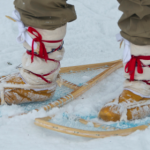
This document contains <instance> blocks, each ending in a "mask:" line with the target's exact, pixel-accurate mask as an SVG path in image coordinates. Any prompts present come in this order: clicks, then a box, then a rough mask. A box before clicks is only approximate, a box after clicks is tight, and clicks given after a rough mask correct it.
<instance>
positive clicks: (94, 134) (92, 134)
mask: <svg viewBox="0 0 150 150" xmlns="http://www.w3.org/2000/svg"><path fill="white" fill-rule="evenodd" d="M51 119H52V118H51V117H45V118H37V119H35V122H34V124H35V125H37V126H40V127H43V128H46V129H50V130H53V131H57V132H61V133H65V134H70V135H75V136H81V137H88V138H105V137H110V136H127V135H129V134H131V133H133V132H135V131H137V130H145V129H146V128H148V127H149V125H150V124H149V125H142V126H138V127H134V128H129V129H123V130H122V129H120V130H115V131H88V130H81V129H75V128H70V127H65V126H61V125H58V124H54V123H51V122H49V120H51Z"/></svg>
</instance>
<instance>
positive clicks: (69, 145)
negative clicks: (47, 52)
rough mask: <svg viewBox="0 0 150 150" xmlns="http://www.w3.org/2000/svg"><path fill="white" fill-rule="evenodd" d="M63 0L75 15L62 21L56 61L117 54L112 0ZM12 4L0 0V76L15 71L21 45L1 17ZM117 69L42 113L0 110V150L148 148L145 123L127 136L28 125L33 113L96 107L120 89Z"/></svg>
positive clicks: (94, 110)
mask: <svg viewBox="0 0 150 150" xmlns="http://www.w3.org/2000/svg"><path fill="white" fill-rule="evenodd" d="M68 3H71V4H73V5H75V8H76V12H77V16H78V19H77V20H76V21H74V22H72V23H69V24H68V31H67V35H66V37H65V49H66V53H65V57H64V59H63V61H62V62H61V64H62V67H64V66H68V65H70V66H72V65H82V64H89V63H99V62H106V61H112V60H116V59H120V58H121V55H122V51H121V50H120V49H119V44H118V43H117V42H116V39H115V35H116V34H117V33H118V32H119V28H118V26H117V21H118V19H119V17H120V16H121V12H119V11H118V6H119V5H118V3H117V0H94V1H92V0H69V1H68ZM13 10H14V6H13V0H0V19H1V23H0V45H1V48H0V68H1V71H0V76H1V75H6V74H10V73H13V72H17V70H16V69H15V67H16V66H17V65H18V64H20V62H21V56H22V54H23V53H24V51H25V50H24V49H23V48H22V45H20V44H18V43H17V41H16V36H17V33H18V29H17V25H16V24H15V23H14V22H12V21H10V20H8V19H6V18H5V15H11V14H12V11H13ZM7 62H11V63H12V65H8V64H7ZM122 75H123V72H122V70H118V71H117V72H115V73H113V75H111V76H110V77H108V78H107V79H106V80H104V81H102V82H101V83H100V85H98V86H97V87H95V88H93V89H91V90H89V91H88V92H87V93H85V94H84V95H83V96H81V97H80V98H78V99H77V100H75V101H74V102H72V103H70V104H68V105H66V106H65V107H63V108H61V109H58V108H55V109H53V110H51V111H49V112H47V113H46V112H44V111H43V110H41V111H39V112H32V113H29V114H27V115H23V116H17V117H14V118H11V119H8V118H7V116H5V115H4V116H3V117H1V118H0V150H20V149H21V150H27V149H28V150H49V149H51V150H60V149H61V150H84V149H86V150H92V149H93V150H101V149H102V150H104V149H105V150H126V149H128V150H130V149H136V150H143V149H144V150H149V142H150V128H149V129H147V130H145V131H137V132H135V133H133V134H131V135H129V136H127V137H109V138H105V139H89V138H81V137H76V136H71V135H65V134H61V133H57V132H53V131H50V130H46V129H43V128H40V127H38V126H35V125H34V119H35V118H38V117H44V116H47V115H52V114H59V113H61V112H64V111H67V112H69V113H76V114H81V115H82V114H83V115H86V114H91V113H93V114H96V113H98V111H99V109H100V108H101V107H102V106H103V104H104V103H105V102H107V101H109V100H111V99H112V98H114V97H115V96H117V95H118V94H119V93H120V92H121V91H122V83H123V80H124V79H123V77H122ZM1 111H2V112H3V114H4V113H5V112H7V113H6V114H9V115H12V114H17V113H20V112H21V110H20V107H18V106H16V105H13V106H3V107H1ZM8 112H9V113H8Z"/></svg>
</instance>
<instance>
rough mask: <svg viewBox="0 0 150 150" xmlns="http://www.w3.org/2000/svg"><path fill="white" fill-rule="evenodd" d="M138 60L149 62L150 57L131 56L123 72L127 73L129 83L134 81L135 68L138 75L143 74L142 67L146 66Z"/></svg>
mask: <svg viewBox="0 0 150 150" xmlns="http://www.w3.org/2000/svg"><path fill="white" fill-rule="evenodd" d="M140 59H143V60H150V56H133V55H132V57H131V59H130V61H129V62H128V63H127V64H126V66H125V72H126V73H129V75H130V81H134V75H135V68H136V67H137V72H138V73H139V74H142V73H143V67H145V66H146V65H144V64H143V63H142V62H141V60H140Z"/></svg>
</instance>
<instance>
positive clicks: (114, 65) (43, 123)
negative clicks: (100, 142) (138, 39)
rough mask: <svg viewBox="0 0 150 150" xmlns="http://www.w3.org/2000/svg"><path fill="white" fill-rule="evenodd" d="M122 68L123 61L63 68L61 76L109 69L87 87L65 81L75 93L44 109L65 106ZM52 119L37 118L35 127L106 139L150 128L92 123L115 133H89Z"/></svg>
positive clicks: (83, 121)
mask: <svg viewBox="0 0 150 150" xmlns="http://www.w3.org/2000/svg"><path fill="white" fill-rule="evenodd" d="M121 67H122V61H121V60H118V61H113V62H106V63H99V64H91V65H83V66H74V67H65V68H62V69H61V71H60V74H61V73H72V72H78V71H79V72H80V71H83V70H87V69H91V70H94V69H100V68H107V69H106V70H105V71H103V72H102V73H100V74H98V75H97V76H96V77H94V78H93V79H91V80H90V81H88V82H87V84H86V85H83V86H81V87H78V86H77V85H75V84H72V83H70V82H67V81H65V82H64V85H65V86H67V87H69V88H72V89H74V91H73V92H72V93H71V94H69V95H67V96H66V97H64V98H61V99H59V100H58V101H55V102H54V103H51V104H49V105H48V106H46V107H44V109H45V110H49V109H50V108H53V107H58V106H60V104H61V106H63V105H64V104H66V103H68V102H70V101H71V100H73V99H75V98H77V97H78V96H80V95H82V94H83V93H84V92H86V91H87V90H89V89H90V88H91V87H93V86H94V85H95V84H96V83H98V82H100V81H101V80H103V79H104V78H106V77H107V76H108V75H110V74H111V73H113V72H114V71H116V70H117V69H119V68H121ZM62 101H63V103H62ZM51 119H52V118H51V117H44V118H37V119H35V125H38V126H40V127H43V128H46V129H50V130H53V131H57V132H62V133H66V134H71V135H76V136H82V137H88V138H105V137H109V136H127V135H129V134H131V133H133V132H135V131H137V130H145V129H146V128H148V126H149V124H147V125H142V126H138V127H133V128H128V129H117V128H115V127H108V126H107V125H105V124H97V123H94V122H92V123H93V125H94V127H101V128H103V129H104V128H105V129H113V130H114V131H88V130H81V129H76V128H70V127H66V126H62V125H58V124H54V123H51V122H50V120H51ZM78 121H79V122H80V123H82V124H85V125H86V124H88V123H89V121H87V120H84V119H79V118H78Z"/></svg>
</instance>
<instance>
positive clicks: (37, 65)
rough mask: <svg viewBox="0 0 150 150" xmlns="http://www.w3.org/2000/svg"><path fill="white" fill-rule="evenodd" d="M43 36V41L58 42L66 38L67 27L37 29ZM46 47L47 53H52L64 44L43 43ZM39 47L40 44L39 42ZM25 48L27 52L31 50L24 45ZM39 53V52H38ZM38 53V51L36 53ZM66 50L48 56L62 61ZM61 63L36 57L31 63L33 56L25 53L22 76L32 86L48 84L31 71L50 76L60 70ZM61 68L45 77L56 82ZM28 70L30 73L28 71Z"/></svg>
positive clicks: (21, 70)
mask: <svg viewBox="0 0 150 150" xmlns="http://www.w3.org/2000/svg"><path fill="white" fill-rule="evenodd" d="M36 30H37V31H38V32H39V33H40V34H41V35H42V40H49V41H56V40H61V39H63V38H64V37H65V34H66V25H65V26H62V27H60V28H57V29H56V30H42V29H36ZM29 35H30V36H31V37H32V38H34V35H32V34H30V33H29ZM43 43H44V45H45V48H46V50H47V52H50V51H52V49H56V48H58V47H59V46H60V45H61V44H62V43H61V42H59V43H46V42H43ZM37 44H38V45H39V43H38V42H37ZM24 47H25V48H26V49H27V50H31V47H30V46H29V45H28V44H27V43H24ZM38 51H39V50H38ZM36 52H37V51H36ZM64 52H65V50H64V48H62V49H61V50H58V51H55V52H53V53H50V54H48V57H49V58H50V59H54V60H57V61H61V60H62V59H63V55H64ZM58 65H59V63H57V62H53V61H49V60H48V61H47V62H46V61H45V60H44V59H41V58H38V57H36V56H34V61H33V63H31V56H30V55H28V54H27V53H24V55H23V57H22V68H21V69H20V74H21V76H22V77H23V79H24V80H25V82H26V83H28V84H31V85H41V84H48V83H46V82H45V81H44V80H42V79H41V78H39V77H37V76H36V75H34V74H32V73H30V72H29V71H31V72H33V73H36V74H40V75H43V74H48V73H50V72H51V71H53V70H55V69H57V68H58ZM59 69H60V67H59V68H58V69H57V70H56V71H55V72H53V73H52V74H50V75H48V76H45V77H44V78H45V79H47V80H49V81H51V82H55V81H56V78H57V75H58V73H59ZM27 70H28V71H27Z"/></svg>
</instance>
